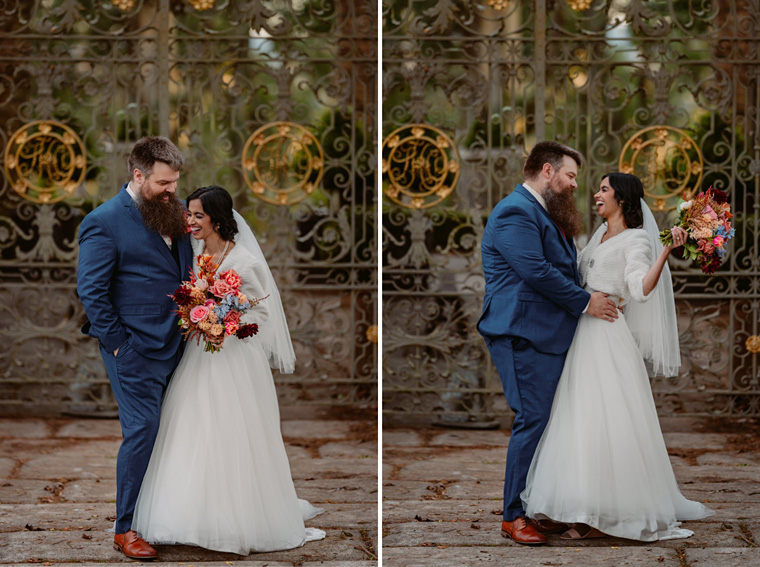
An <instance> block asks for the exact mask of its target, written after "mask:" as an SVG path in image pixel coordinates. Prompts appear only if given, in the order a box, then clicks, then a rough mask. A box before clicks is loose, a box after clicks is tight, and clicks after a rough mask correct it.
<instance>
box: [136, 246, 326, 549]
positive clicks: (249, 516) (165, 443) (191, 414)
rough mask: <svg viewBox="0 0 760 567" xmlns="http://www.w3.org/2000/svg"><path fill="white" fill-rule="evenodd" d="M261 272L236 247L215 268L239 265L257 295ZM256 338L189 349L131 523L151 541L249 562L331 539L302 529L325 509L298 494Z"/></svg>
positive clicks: (256, 315)
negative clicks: (256, 555)
mask: <svg viewBox="0 0 760 567" xmlns="http://www.w3.org/2000/svg"><path fill="white" fill-rule="evenodd" d="M263 266H264V264H263V262H262V261H261V260H259V259H256V258H255V257H254V256H252V255H251V253H250V252H249V251H248V250H247V249H246V248H245V247H244V246H242V245H237V246H235V247H234V248H232V250H231V251H230V252H229V254H228V255H227V257H226V258H225V259H224V260H223V262H222V265H221V266H220V267H219V271H220V272H222V271H225V270H228V269H230V268H234V269H235V271H236V272H237V273H238V274H239V275H240V277H241V279H242V282H243V285H242V291H243V293H245V294H246V296H247V297H249V298H261V297H264V296H265V295H266V293H265V290H264V287H263V286H262V283H261V282H263V281H265V277H266V275H265V272H264V267H263ZM195 268H196V273H197V264H196V266H195ZM268 313H269V309H268V307H267V301H266V300H264V301H262V302H261V303H260V304H259V305H257V306H255V307H254V308H253V309H251V310H250V311H249V312H248V313H246V314H245V316H244V317H243V322H244V323H258V324H259V326H260V327H262V328H263V327H264V326H265V325H266V324H267V323H266V319H267V317H268ZM257 338H258V335H257V336H253V337H250V338H247V339H243V340H240V339H238V338H236V337H231V338H227V339H226V340H225V342H224V345H223V347H222V349H221V351H219V352H217V353H213V354H212V353H208V352H204V347H203V345H202V344H201V345H200V346H199V345H197V344H196V342H195V341H194V340H191V341H188V343H187V344H186V348H185V352H184V355H183V357H182V360H181V362H180V364H179V366H178V367H177V370H176V371H175V373H174V376H173V377H172V379H171V381H170V382H169V386H168V388H167V391H166V394H165V396H164V402H163V406H162V408H161V421H160V426H159V431H158V438H157V440H156V444H155V447H154V449H153V453H152V455H151V459H150V464H149V465H148V470H147V472H146V474H145V479H144V481H143V484H142V487H141V489H140V495H139V497H138V499H137V506H136V508H135V515H134V519H133V523H132V529H133V530H135V531H136V532H137V533H138V534H140V535H141V536H142V537H143V538H144V539H145V540H147V541H148V542H152V543H161V544H175V543H176V544H189V545H198V546H201V547H205V548H207V549H214V550H218V551H228V552H233V553H239V554H241V555H248V554H249V553H250V552H252V551H255V552H263V551H275V550H283V549H291V548H294V547H298V546H300V545H302V544H303V543H305V542H307V541H313V540H318V539H323V538H324V537H325V532H324V531H322V530H319V529H315V528H305V527H304V520H306V519H309V518H312V517H314V516H316V515H317V514H319V513H321V512H323V510H321V509H317V508H315V507H313V506H311V504H309V503H308V502H306V501H305V500H299V499H298V498H297V497H296V492H295V488H294V487H293V481H292V479H291V475H290V466H289V464H288V458H287V455H286V453H285V446H284V444H283V441H282V434H281V432H280V415H279V407H278V404H277V394H276V391H275V386H274V381H273V379H272V371H271V370H270V367H269V363H268V361H267V357H266V355H265V354H264V352H263V351H262V348H261V346H260V345H259V344H258V343H257Z"/></svg>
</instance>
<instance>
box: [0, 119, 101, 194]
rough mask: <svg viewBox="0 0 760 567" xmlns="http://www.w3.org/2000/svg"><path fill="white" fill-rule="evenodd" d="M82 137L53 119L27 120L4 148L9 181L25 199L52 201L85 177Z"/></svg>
mask: <svg viewBox="0 0 760 567" xmlns="http://www.w3.org/2000/svg"><path fill="white" fill-rule="evenodd" d="M85 155H86V154H85V149H84V145H83V144H82V140H81V139H80V138H79V136H78V135H77V134H76V133H75V132H74V131H73V130H72V129H71V128H69V127H68V126H66V125H65V124H62V123H61V122H56V121H54V120H38V121H35V122H30V123H29V124H26V125H24V126H23V127H21V128H19V129H18V130H16V132H15V133H14V134H13V136H11V138H10V140H9V141H8V145H7V146H6V148H5V161H4V163H3V168H4V169H5V175H6V178H7V179H8V183H9V184H10V186H11V187H13V190H14V191H16V193H18V194H19V195H21V196H22V197H23V198H24V199H27V200H29V201H32V202H34V203H54V202H56V201H61V200H63V199H65V198H66V197H68V196H69V195H71V194H72V193H73V192H74V191H75V190H76V188H77V187H79V185H80V184H81V183H82V181H83V180H84V174H85V168H86V167H87V158H86V157H85Z"/></svg>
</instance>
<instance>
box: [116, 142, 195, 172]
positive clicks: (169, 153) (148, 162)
mask: <svg viewBox="0 0 760 567" xmlns="http://www.w3.org/2000/svg"><path fill="white" fill-rule="evenodd" d="M157 161H160V162H163V163H165V164H166V165H168V166H169V167H171V168H172V169H173V170H174V171H180V170H181V169H182V166H183V165H185V158H184V157H183V156H182V153H181V152H180V151H179V149H178V148H177V146H175V145H174V143H173V142H172V141H171V140H170V139H169V138H164V137H163V136H147V137H145V138H142V139H140V140H138V141H137V143H136V144H135V147H134V148H132V153H131V154H129V159H128V160H127V166H128V167H129V178H130V179H132V176H133V175H134V172H135V169H139V170H140V171H142V173H143V175H144V176H145V177H150V176H151V174H152V173H153V165H154V164H155V163H156V162H157Z"/></svg>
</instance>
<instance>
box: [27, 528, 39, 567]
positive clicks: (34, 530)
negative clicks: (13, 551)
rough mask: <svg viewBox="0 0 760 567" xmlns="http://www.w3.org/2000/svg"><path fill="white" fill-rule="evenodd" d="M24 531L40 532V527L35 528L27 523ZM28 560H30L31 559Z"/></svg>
mask: <svg viewBox="0 0 760 567" xmlns="http://www.w3.org/2000/svg"><path fill="white" fill-rule="evenodd" d="M24 531H27V532H41V531H42V528H35V527H34V526H33V525H31V524H27V525H25V526H24ZM29 561H31V559H30V560H29Z"/></svg>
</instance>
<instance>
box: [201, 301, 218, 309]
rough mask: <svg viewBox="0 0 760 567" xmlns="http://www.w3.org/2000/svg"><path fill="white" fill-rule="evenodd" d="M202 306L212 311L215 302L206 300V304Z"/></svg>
mask: <svg viewBox="0 0 760 567" xmlns="http://www.w3.org/2000/svg"><path fill="white" fill-rule="evenodd" d="M203 305H205V306H206V307H208V308H209V309H213V308H214V307H216V301H214V300H213V299H207V300H206V303H204V304H203Z"/></svg>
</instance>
